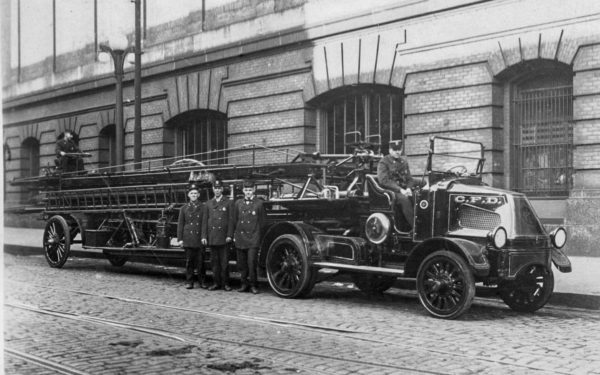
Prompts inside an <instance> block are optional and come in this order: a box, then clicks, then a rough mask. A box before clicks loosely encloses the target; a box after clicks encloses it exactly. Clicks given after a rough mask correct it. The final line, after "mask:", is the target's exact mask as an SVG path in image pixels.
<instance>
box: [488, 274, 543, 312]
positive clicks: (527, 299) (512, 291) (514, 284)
mask: <svg viewBox="0 0 600 375" xmlns="http://www.w3.org/2000/svg"><path fill="white" fill-rule="evenodd" d="M553 290H554V274H553V273H552V270H551V269H547V268H546V267H543V266H541V265H531V266H529V267H526V268H524V269H523V270H521V271H520V272H519V273H518V274H517V277H516V279H515V280H510V281H502V282H501V283H500V284H499V285H498V292H499V293H500V298H502V300H503V301H504V303H506V304H507V305H508V306H509V307H510V308H511V309H513V310H515V311H519V312H534V311H536V310H539V309H541V308H542V307H543V306H544V305H545V304H546V302H548V300H549V299H550V296H551V295H552V291H553Z"/></svg>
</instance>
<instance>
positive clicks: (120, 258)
mask: <svg viewBox="0 0 600 375" xmlns="http://www.w3.org/2000/svg"><path fill="white" fill-rule="evenodd" d="M104 256H105V257H106V259H108V261H109V262H110V264H112V265H113V266H115V267H121V266H123V265H124V264H125V263H127V261H128V260H129V257H127V256H125V255H118V254H108V253H105V254H104Z"/></svg>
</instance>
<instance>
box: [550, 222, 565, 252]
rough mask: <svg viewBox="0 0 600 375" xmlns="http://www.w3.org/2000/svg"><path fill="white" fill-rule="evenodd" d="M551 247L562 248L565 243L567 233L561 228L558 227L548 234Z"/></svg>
mask: <svg viewBox="0 0 600 375" xmlns="http://www.w3.org/2000/svg"><path fill="white" fill-rule="evenodd" d="M550 240H551V241H552V245H554V247H556V248H557V249H560V248H562V247H563V246H565V243H567V231H566V230H565V228H563V227H558V228H556V229H555V230H553V231H552V233H550Z"/></svg>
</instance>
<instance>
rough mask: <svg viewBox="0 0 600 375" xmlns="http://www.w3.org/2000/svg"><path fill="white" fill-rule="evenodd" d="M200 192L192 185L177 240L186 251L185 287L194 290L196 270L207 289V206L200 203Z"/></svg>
mask: <svg viewBox="0 0 600 375" xmlns="http://www.w3.org/2000/svg"><path fill="white" fill-rule="evenodd" d="M198 196H199V191H198V188H197V187H196V185H191V186H190V188H189V190H188V197H189V198H190V201H189V202H188V203H186V204H184V205H183V206H182V207H181V210H179V220H178V223H177V240H178V242H179V246H183V248H184V249H185V282H186V285H185V287H186V288H187V289H192V288H194V270H197V271H198V282H199V283H200V288H203V289H206V288H207V285H206V281H205V277H206V276H205V274H206V271H205V270H204V245H203V244H202V241H201V238H200V236H201V235H202V220H203V217H204V210H205V206H204V204H203V203H201V202H199V201H198Z"/></svg>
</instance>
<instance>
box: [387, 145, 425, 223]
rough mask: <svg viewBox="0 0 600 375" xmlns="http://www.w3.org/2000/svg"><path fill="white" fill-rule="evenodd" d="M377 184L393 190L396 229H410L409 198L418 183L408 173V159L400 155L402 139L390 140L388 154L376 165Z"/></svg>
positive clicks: (411, 211) (412, 210) (410, 209)
mask: <svg viewBox="0 0 600 375" xmlns="http://www.w3.org/2000/svg"><path fill="white" fill-rule="evenodd" d="M377 179H378V180H379V185H381V186H382V187H384V188H386V189H389V190H392V191H393V192H394V214H395V219H396V227H397V229H398V230H401V231H404V232H409V231H410V230H411V229H412V223H413V217H414V207H413V203H412V201H411V200H410V197H411V196H412V190H411V189H412V188H414V187H415V186H418V185H419V182H418V181H416V180H415V179H414V178H413V177H412V176H411V174H410V169H409V167H408V160H406V157H404V156H402V141H401V140H398V141H391V142H390V149H389V154H388V155H386V156H384V157H383V158H382V159H381V160H380V161H379V164H378V165H377Z"/></svg>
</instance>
